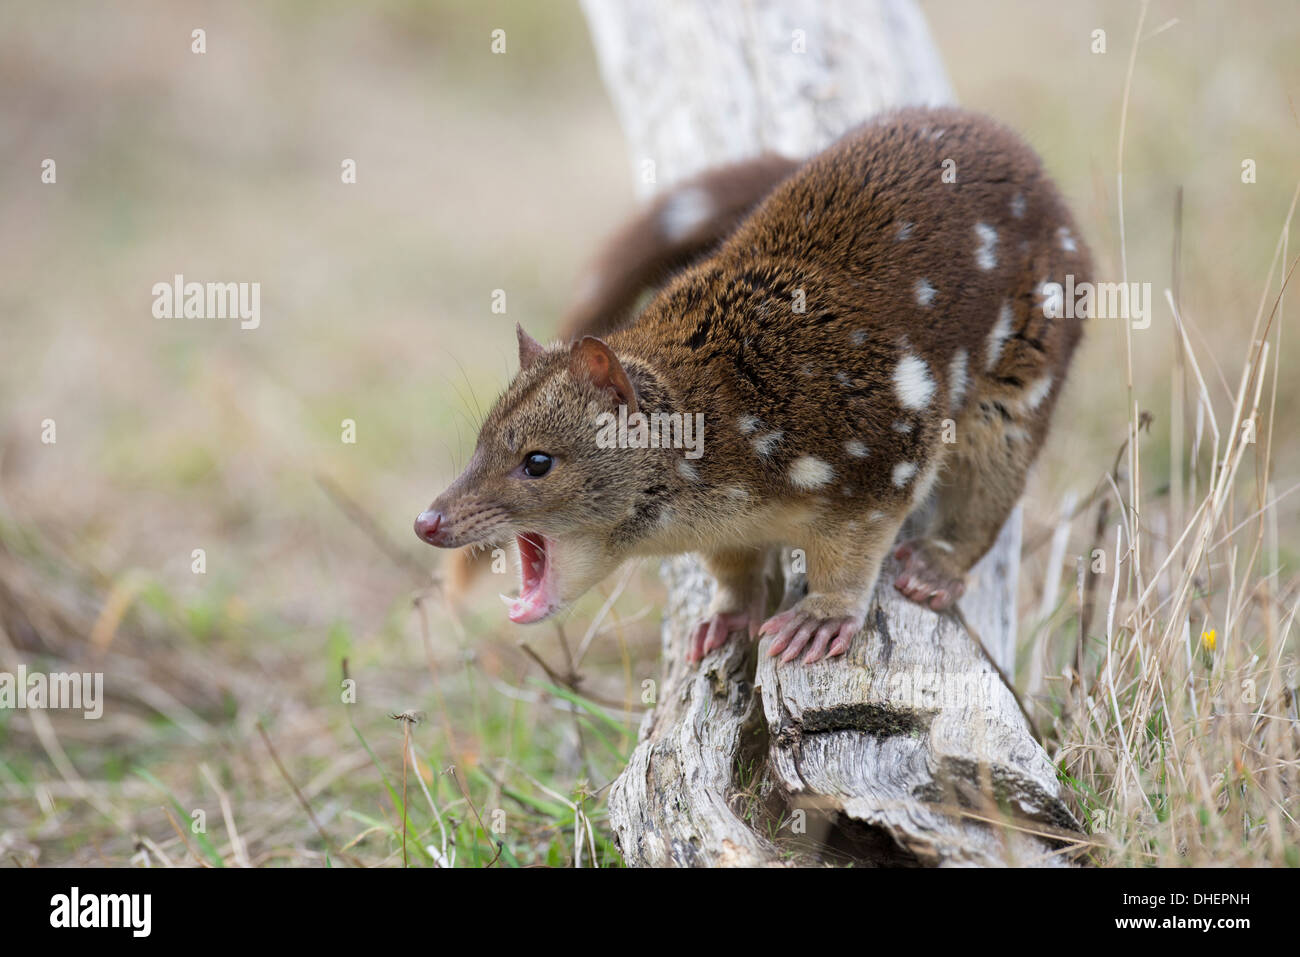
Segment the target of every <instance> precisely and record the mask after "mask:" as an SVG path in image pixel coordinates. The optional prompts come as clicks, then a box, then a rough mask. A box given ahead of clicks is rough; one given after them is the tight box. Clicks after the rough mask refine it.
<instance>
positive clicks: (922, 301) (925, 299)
mask: <svg viewBox="0 0 1300 957" xmlns="http://www.w3.org/2000/svg"><path fill="white" fill-rule="evenodd" d="M915 289H916V304H917V305H918V306H925V307H927V308H928V307H929V305H930V303H932V302H934V295H935V292H936V291H937V290H936V289H935V288H934V287H933V286H931V285H930V280H928V279H918V280H917V281H916V287H915Z"/></svg>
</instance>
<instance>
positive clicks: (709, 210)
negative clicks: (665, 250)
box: [659, 186, 714, 242]
mask: <svg viewBox="0 0 1300 957" xmlns="http://www.w3.org/2000/svg"><path fill="white" fill-rule="evenodd" d="M713 209H714V207H713V198H712V197H711V196H710V195H709V193H708V190H705V189H702V188H700V187H698V186H696V187H691V188H690V189H684V190H682V191H681V192H680V193H677V194H676V195H675V196H673V197H672V198H670V199H669V200H668V202H667V203H665V204H664V208H663V210H662V211H661V212H660V213H659V228H660V229H661V230H662V231H663V234H664V236H665V237H666V238H667V239H669V240H672V241H674V242H675V241H677V240H679V239H682V238H684V237H686V236H689V235H690V234H691V233H693V232H695V230H696V229H698V228H699V227H700V224H701V223H704V222H706V221H707V220H708V219H709V217H710V216H712V215H713Z"/></svg>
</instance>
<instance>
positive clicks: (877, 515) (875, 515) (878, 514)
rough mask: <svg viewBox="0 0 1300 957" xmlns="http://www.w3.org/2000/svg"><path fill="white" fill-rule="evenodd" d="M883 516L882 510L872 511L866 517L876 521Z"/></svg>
mask: <svg viewBox="0 0 1300 957" xmlns="http://www.w3.org/2000/svg"><path fill="white" fill-rule="evenodd" d="M884 517H885V513H884V512H872V513H871V514H870V515H868V516H867V518H869V519H871V521H873V522H878V521H880V520H881V519H882V518H884Z"/></svg>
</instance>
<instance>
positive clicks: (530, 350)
mask: <svg viewBox="0 0 1300 957" xmlns="http://www.w3.org/2000/svg"><path fill="white" fill-rule="evenodd" d="M515 336H516V338H518V339H519V371H520V372H523V371H524V370H525V369H527V368H528V367H529V366H530V365H532V364H533V363H534V362H536V361H537V360H538V359H540V358H541V357H542V356H544V355H546V346H544V345H542V344H541V343H540V342H538V341H537V340H536V339H534V338H533V337H532V336H530V335H529V334H528V333H526V332H524V327H523V326H521V325H520V324H519V323H517V322H516V323H515Z"/></svg>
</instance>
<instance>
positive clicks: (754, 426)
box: [736, 415, 760, 435]
mask: <svg viewBox="0 0 1300 957" xmlns="http://www.w3.org/2000/svg"><path fill="white" fill-rule="evenodd" d="M759 424H760V423H759V421H758V419H756V418H754V417H753V416H752V415H742V416H741V417H740V418H738V419H737V420H736V428H737V429H739V430H740V434H741V435H749V434H750V433H751V432H757V431H758V426H759Z"/></svg>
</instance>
